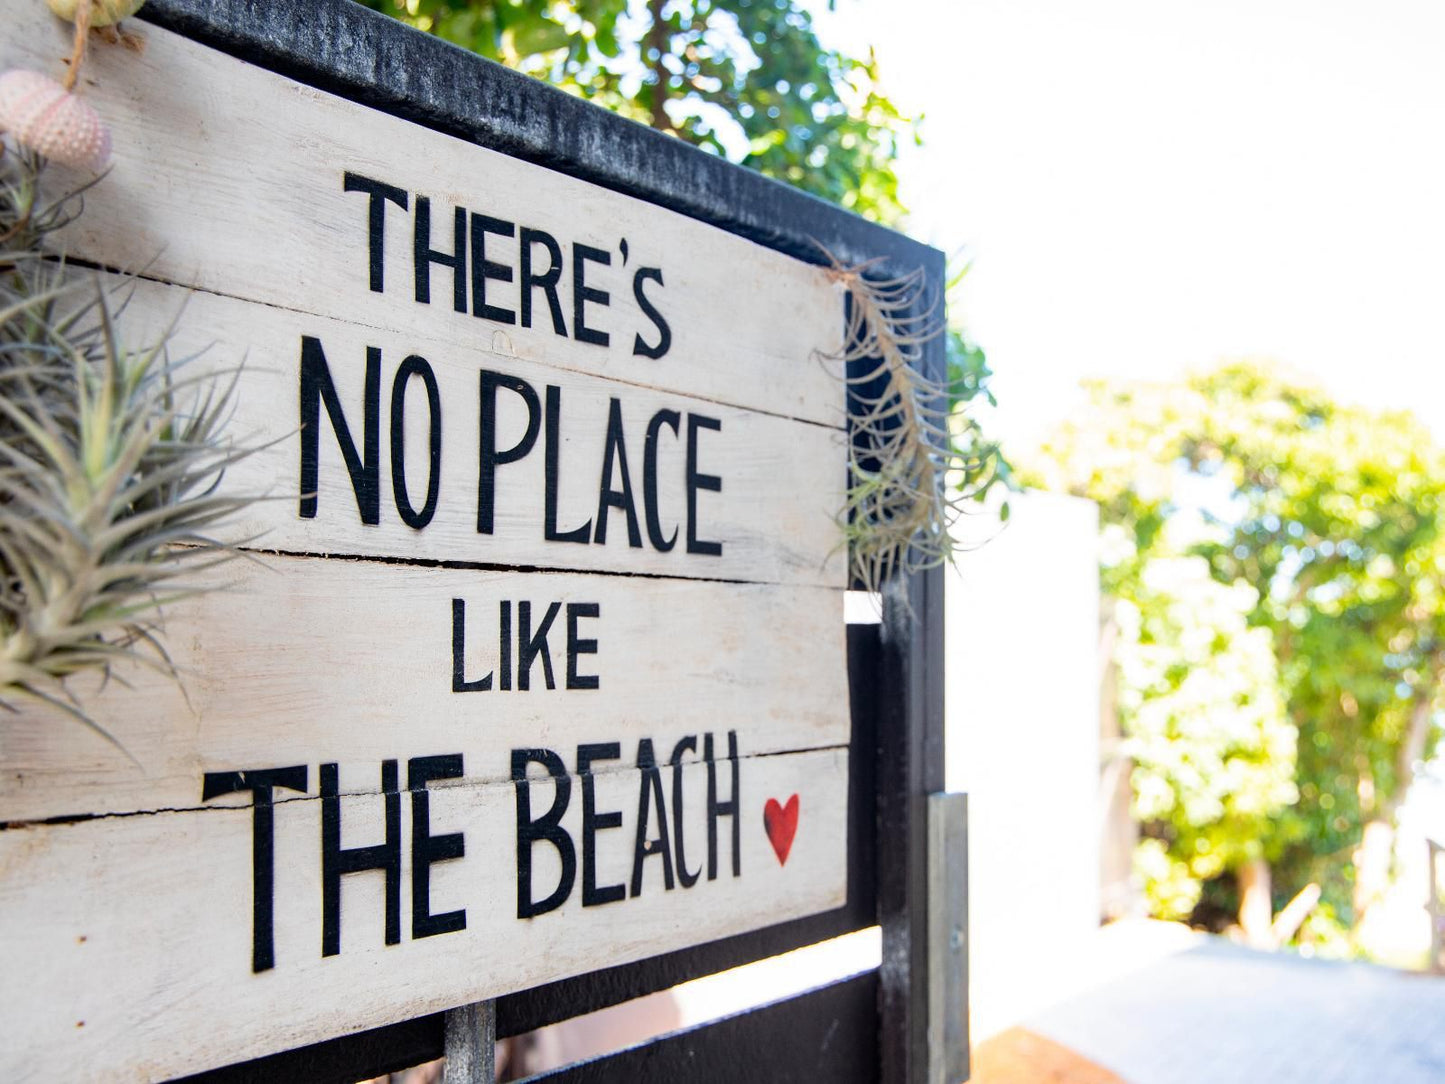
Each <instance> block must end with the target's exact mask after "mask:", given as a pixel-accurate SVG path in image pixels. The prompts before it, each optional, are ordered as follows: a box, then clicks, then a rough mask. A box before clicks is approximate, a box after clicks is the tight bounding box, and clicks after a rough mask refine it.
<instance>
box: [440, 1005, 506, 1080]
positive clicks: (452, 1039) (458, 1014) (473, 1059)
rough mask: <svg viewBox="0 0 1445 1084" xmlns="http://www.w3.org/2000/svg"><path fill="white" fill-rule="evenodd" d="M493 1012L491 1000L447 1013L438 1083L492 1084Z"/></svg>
mask: <svg viewBox="0 0 1445 1084" xmlns="http://www.w3.org/2000/svg"><path fill="white" fill-rule="evenodd" d="M496 1038H497V1012H496V1005H495V1003H493V1002H491V1001H478V1002H476V1003H474V1004H472V1005H463V1006H462V1007H461V1008H459V1009H453V1010H452V1011H451V1012H449V1013H447V1039H446V1043H447V1046H446V1049H447V1064H446V1068H445V1069H444V1070H443V1073H442V1084H492V1082H493V1081H495V1080H496V1079H497V1061H496Z"/></svg>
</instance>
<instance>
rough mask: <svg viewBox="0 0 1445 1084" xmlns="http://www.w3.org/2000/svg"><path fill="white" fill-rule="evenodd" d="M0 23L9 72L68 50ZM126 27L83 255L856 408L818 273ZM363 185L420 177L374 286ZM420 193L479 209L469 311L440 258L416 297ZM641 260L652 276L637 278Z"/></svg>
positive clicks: (154, 31)
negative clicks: (841, 379) (551, 289)
mask: <svg viewBox="0 0 1445 1084" xmlns="http://www.w3.org/2000/svg"><path fill="white" fill-rule="evenodd" d="M0 20H3V22H4V24H5V26H6V30H7V33H6V34H5V36H4V38H3V40H0V69H4V68H10V67H26V68H36V69H38V70H42V71H52V72H53V71H56V70H57V64H56V58H57V57H60V56H63V55H65V54H66V52H67V51H68V27H67V25H66V24H64V23H62V22H60V21H59V20H57V19H55V18H54V17H53V16H51V15H50V14H49V12H48V11H46V10H44V9H43V8H37V7H36V6H35V5H34V4H33V3H30V2H29V0H0ZM131 31H132V33H135V34H138V35H139V36H141V37H142V38H143V39H144V41H145V49H144V51H143V52H142V53H141V54H140V55H136V54H135V53H133V52H132V51H130V50H127V49H124V48H121V47H119V46H112V47H107V46H105V45H103V44H101V43H99V42H97V43H96V46H95V48H94V49H92V50H91V53H90V56H89V57H88V59H87V61H86V67H85V72H84V78H83V83H84V85H85V88H86V93H87V96H88V98H89V100H90V101H91V102H92V103H93V104H94V105H95V106H96V108H97V109H98V110H99V111H100V112H101V114H102V116H103V117H104V118H105V119H106V121H107V122H108V123H109V124H110V125H111V127H112V129H113V131H114V136H115V140H114V142H115V164H114V167H113V169H112V171H111V173H110V175H109V176H108V177H107V178H106V180H105V182H104V183H103V184H101V185H99V186H97V187H96V188H95V189H94V190H93V191H92V192H91V193H89V194H88V195H87V198H86V199H87V214H86V215H85V217H84V219H83V220H82V221H81V222H80V223H79V224H78V227H77V228H76V229H75V230H74V231H73V232H72V233H70V234H69V235H68V236H67V237H66V238H65V247H66V250H67V251H68V252H70V253H71V254H72V255H78V256H82V257H84V258H86V259H90V260H93V261H96V262H99V263H103V264H106V265H109V266H113V267H123V268H135V267H140V266H144V267H145V273H146V274H147V275H150V276H153V277H156V278H161V279H165V280H166V281H170V282H176V283H181V284H183V285H186V286H195V287H198V288H200V289H203V290H207V291H213V292H216V293H223V294H229V295H233V296H237V297H243V298H247V299H250V300H256V301H263V302H266V303H268V304H273V305H277V306H282V307H291V308H296V309H298V310H299V311H303V312H306V313H314V314H321V315H327V316H332V317H337V318H341V319H346V320H353V321H357V322H360V323H365V324H368V325H370V326H373V327H378V328H386V329H387V330H390V331H395V332H398V333H402V334H404V335H406V336H412V335H418V334H429V335H433V336H442V337H445V338H446V339H448V340H449V341H452V342H456V343H465V342H478V341H490V340H491V338H492V336H493V333H494V332H502V333H503V334H504V335H505V336H506V337H507V339H508V340H509V341H510V342H511V344H512V349H513V350H514V352H515V353H516V354H517V356H519V357H522V358H524V359H526V360H529V361H533V362H538V363H541V364H545V365H547V366H549V367H555V368H561V369H568V370H573V371H577V372H589V373H605V374H607V375H608V376H611V377H612V378H614V379H617V380H622V381H626V382H629V383H634V384H637V385H641V386H647V387H657V388H662V389H666V390H671V391H686V392H688V393H690V394H695V395H699V396H702V397H704V398H708V399H713V400H716V401H717V402H720V403H729V404H735V405H739V406H747V407H751V408H754V409H759V410H766V411H771V412H774V413H778V414H782V415H786V416H793V417H803V418H808V419H810V420H812V421H815V422H822V423H824V424H828V425H832V426H840V425H841V424H842V397H841V395H840V394H839V392H838V386H837V382H836V380H835V379H834V377H833V376H832V375H831V374H830V373H829V371H828V369H827V368H826V367H825V366H823V365H821V364H820V363H819V362H818V361H817V360H816V359H815V356H814V355H815V351H819V350H822V351H829V350H832V349H835V348H836V347H837V345H838V343H839V339H840V336H841V333H842V304H841V299H840V297H839V296H838V295H837V294H836V293H835V292H834V291H833V290H832V288H831V287H830V286H829V284H828V282H827V280H826V279H825V277H824V276H823V274H822V273H821V271H820V270H819V269H817V268H815V267H810V266H808V265H807V264H804V263H802V262H800V261H798V260H795V259H792V258H789V257H786V256H783V255H780V254H778V253H775V252H772V251H770V250H768V249H765V248H763V247H761V246H759V245H755V244H752V243H750V242H747V241H743V240H742V239H740V238H737V237H734V236H732V235H729V234H727V233H725V232H723V231H722V230H719V229H716V228H714V227H711V226H707V225H704V224H702V223H699V222H697V221H696V220H694V219H689V218H686V217H684V216H682V215H679V214H676V213H674V212H671V211H666V210H663V209H661V208H659V207H657V206H654V205H651V204H648V203H644V202H643V201H641V200H638V199H634V198H631V197H629V196H625V195H622V194H620V193H617V192H614V191H610V190H608V189H604V188H601V187H599V186H597V185H593V184H589V183H587V182H585V181H581V180H578V179H576V178H573V177H568V176H566V175H564V174H561V173H557V172H553V171H551V170H547V169H543V168H540V167H538V166H535V165H531V164H528V163H524V162H520V161H518V160H516V159H512V158H508V157H506V156H504V155H501V154H497V153H496V152H494V151H489V150H486V149H484V148H481V147H477V146H474V145H471V144H468V143H465V142H463V141H461V140H458V139H455V138H452V137H449V136H445V135H441V134H439V133H437V132H433V131H429V130H427V129H424V128H422V127H420V126H418V125H414V124H409V123H407V122H405V121H402V120H399V119H397V118H395V117H392V116H387V115H384V114H381V113H378V112H376V111H374V110H369V109H366V108H364V107H362V106H359V105H356V104H354V103H351V102H347V101H345V100H343V99H341V98H338V97H335V96H333V95H330V94H326V93H323V92H321V91H318V90H315V89H313V88H311V87H307V86H303V85H300V84H298V83H296V82H294V81H292V80H289V79H286V78H283V77H280V76H277V75H275V74H273V73H270V72H266V71H263V70H261V69H259V68H256V67H253V66H251V65H248V64H245V63H243V62H241V61H238V60H235V59H234V58H232V57H228V56H225V55H224V54H221V53H218V52H216V51H214V50H211V49H208V48H206V47H204V46H200V45H197V44H196V43H194V42H189V41H186V40H185V39H183V38H181V37H179V36H178V35H175V34H172V33H170V32H169V31H165V30H162V29H160V28H158V27H154V26H147V25H145V24H142V23H136V24H133V25H132V26H131ZM595 153H596V154H598V155H601V154H605V153H606V149H605V148H602V147H599V148H596V150H595ZM348 173H349V174H352V175H353V177H354V178H364V179H366V181H363V180H360V179H354V180H353V182H352V184H353V190H352V191H349V192H348V191H347V190H346V187H345V185H346V180H345V178H346V175H347V174H348ZM369 181H375V182H381V183H384V184H386V185H389V186H392V187H393V188H394V189H396V190H399V191H400V192H404V193H405V200H406V203H407V206H406V207H405V208H403V207H401V206H399V203H397V202H392V201H388V200H385V199H381V198H379V197H378V199H377V201H376V205H377V207H378V208H379V211H378V213H379V214H381V219H380V225H381V229H380V231H379V233H378V239H379V240H380V241H381V242H382V247H381V271H382V276H381V290H380V292H375V291H373V290H372V288H371V287H372V278H371V268H372V258H371V256H372V231H371V229H370V221H371V219H370V215H371V207H372V197H371V194H370V193H369V192H368V191H366V190H365V187H364V185H365V184H366V183H367V182H369ZM358 186H362V187H358ZM418 197H424V198H425V199H426V200H428V201H429V202H428V204H427V208H428V209H427V212H426V214H427V215H428V218H429V229H428V230H427V232H426V234H425V235H424V238H423V239H424V241H427V242H428V247H430V248H432V249H433V250H436V251H439V252H444V253H451V252H452V251H453V241H454V238H453V230H452V227H453V225H454V217H453V215H454V210H455V209H456V208H458V207H460V208H465V209H466V211H467V212H468V216H469V217H468V218H467V220H466V229H465V231H464V232H465V235H466V238H465V239H466V247H467V249H468V252H467V258H466V264H467V270H468V274H467V276H466V279H465V281H464V282H463V293H464V296H463V297H462V299H461V300H462V304H463V307H464V308H465V309H466V310H467V311H464V312H458V311H456V298H455V297H454V295H453V288H452V271H451V269H450V268H449V267H448V266H446V265H444V264H440V263H430V264H427V265H426V266H429V267H430V271H429V276H430V282H429V290H428V301H427V302H426V303H424V304H423V303H419V302H418V301H417V299H416V298H417V290H416V283H415V279H416V276H415V268H414V266H413V263H414V261H413V251H414V247H415V245H414V242H415V238H416V234H417V229H418V224H417V215H418V211H417V208H418ZM383 212H384V213H383ZM473 214H475V215H478V216H486V217H488V218H490V219H492V220H495V222H496V223H507V224H509V226H510V228H511V230H512V234H511V236H507V235H506V233H505V232H503V233H496V232H486V230H483V231H482V232H483V234H484V236H482V237H481V238H480V241H481V242H482V244H481V245H480V246H479V247H478V251H475V252H474V251H471V244H472V241H471V231H472V229H473V228H475V223H474V219H473V218H472V217H470V216H471V215H473ZM476 221H480V220H476ZM482 224H483V225H486V223H482ZM506 228H508V227H504V226H500V225H496V226H495V229H499V230H504V231H505V229H506ZM523 229H531V230H536V231H541V232H542V233H545V234H546V235H547V236H548V237H550V238H551V239H552V240H553V241H554V242H555V244H556V246H557V250H558V255H559V257H560V259H561V260H562V263H563V267H562V274H561V276H560V278H559V280H558V281H557V283H556V286H555V289H556V298H557V301H558V304H559V320H560V324H561V326H563V327H565V329H566V334H565V335H559V334H557V333H556V330H555V329H556V327H557V323H556V322H554V319H553V317H552V316H551V312H550V306H549V303H548V301H547V298H546V295H545V291H544V290H543V289H542V288H541V287H536V288H535V289H533V290H531V291H529V293H530V294H531V300H532V302H533V303H534V308H533V312H532V320H531V324H532V326H531V327H525V326H523V325H522V322H521V321H522V317H523V298H522V296H521V286H522V273H523V269H522V259H523V254H522V251H521V249H522V244H521V242H522V233H521V231H522V230H523ZM530 236H535V235H530ZM624 242H625V247H624ZM576 246H587V247H588V248H591V249H593V250H595V252H596V256H595V257H593V258H592V259H591V260H590V262H586V263H585V264H584V265H583V266H584V270H585V274H584V279H585V282H584V286H585V289H587V290H597V291H603V292H605V293H606V294H607V295H608V298H607V301H606V302H605V303H604V302H603V301H602V300H601V298H600V296H596V295H585V296H587V297H592V298H593V300H591V301H589V302H588V303H587V305H586V308H585V312H584V318H583V327H584V328H591V329H595V330H596V331H598V332H601V333H605V334H607V335H608V337H609V339H610V342H609V344H608V345H607V346H602V345H600V344H598V343H595V342H587V341H583V340H582V339H579V337H578V334H577V313H578V305H577V298H578V296H579V293H578V291H577V289H576V285H575V283H574V279H573V273H574V268H575V267H576V266H577V265H578V256H579V255H580V254H581V250H580V249H578V248H577V247H576ZM530 248H531V250H532V255H533V256H534V257H535V258H534V261H533V266H532V270H533V271H534V273H536V274H538V275H543V274H545V269H546V268H547V267H548V266H549V265H548V263H547V262H546V261H547V259H548V257H547V255H545V253H546V251H547V248H546V243H545V242H544V241H542V240H541V239H540V238H538V239H537V240H536V242H535V243H534V244H533V245H531V246H530ZM481 253H484V254H485V256H484V258H485V260H486V261H488V262H490V263H492V264H495V265H497V266H498V267H499V268H504V269H505V270H504V271H498V272H497V275H498V277H496V278H491V279H487V280H485V281H484V282H483V283H482V285H483V287H484V291H485V294H486V301H485V304H486V305H487V306H490V308H491V309H492V310H498V311H501V310H505V311H506V312H509V313H511V314H512V315H513V318H514V320H515V322H510V323H509V322H507V321H506V318H504V317H498V318H488V317H485V316H483V317H479V316H477V315H474V314H473V313H474V312H475V311H483V312H485V311H488V310H485V309H482V308H481V307H480V306H479V305H477V304H475V303H474V298H473V297H472V289H473V276H472V275H471V273H470V272H471V271H474V270H475V269H476V268H478V267H480V266H481V261H480V260H479V259H477V256H478V255H480V254H481ZM604 258H605V259H609V260H610V263H603V262H601V261H602V260H603V259H604ZM644 268H652V269H653V270H654V271H655V272H656V273H657V275H656V277H654V278H644V279H642V280H641V281H640V282H639V280H637V279H636V275H637V273H638V272H639V271H640V270H641V269H644ZM507 275H510V278H508V277H506V276H507ZM639 293H640V294H641V295H642V296H643V297H646V298H647V299H648V303H649V304H650V305H651V306H652V307H653V308H654V309H655V310H656V311H657V313H658V316H659V317H660V318H661V319H662V320H663V321H664V322H665V323H666V324H667V325H668V328H669V333H670V339H671V343H670V346H669V348H668V350H667V352H666V354H665V355H664V356H663V357H662V358H660V359H658V358H653V357H648V356H645V355H643V354H638V353H635V352H634V350H635V349H636V337H637V336H641V338H642V340H643V342H644V343H645V345H646V346H647V347H657V346H660V345H661V332H660V330H659V329H658V326H657V323H656V321H655V320H654V319H653V317H652V316H651V315H650V314H648V313H647V311H646V310H645V309H644V307H643V305H642V303H641V302H640V301H639V299H638V294H639Z"/></svg>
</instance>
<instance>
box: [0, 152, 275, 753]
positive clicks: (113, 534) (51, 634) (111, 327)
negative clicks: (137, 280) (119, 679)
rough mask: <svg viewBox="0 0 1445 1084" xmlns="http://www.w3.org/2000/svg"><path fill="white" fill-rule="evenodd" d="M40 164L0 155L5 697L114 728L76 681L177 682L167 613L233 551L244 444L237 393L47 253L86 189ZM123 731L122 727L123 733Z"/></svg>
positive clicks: (1, 660) (0, 589)
mask: <svg viewBox="0 0 1445 1084" xmlns="http://www.w3.org/2000/svg"><path fill="white" fill-rule="evenodd" d="M43 166H44V162H43V160H42V159H39V158H36V157H35V156H33V155H23V154H15V153H13V152H12V153H10V154H8V155H5V156H3V157H0V705H3V706H4V707H7V708H13V707H14V701H16V700H17V699H19V698H20V697H27V696H28V697H32V698H36V699H39V700H43V701H46V702H49V703H51V704H54V705H57V706H59V707H61V708H62V709H64V710H66V711H68V712H69V713H70V714H71V715H73V716H74V717H75V718H77V719H79V720H81V721H83V722H84V723H86V724H87V725H89V726H91V727H93V728H94V729H96V730H97V731H98V732H100V733H101V734H102V735H104V736H105V737H107V738H108V739H111V736H110V735H109V734H108V733H107V732H106V731H105V730H104V729H103V728H102V727H101V726H100V725H99V724H98V723H97V722H95V720H94V719H93V718H92V717H91V713H90V712H89V711H87V710H86V706H85V705H83V704H82V703H81V702H80V701H79V700H78V699H77V698H76V697H75V695H74V694H73V693H72V691H71V690H70V688H69V687H68V686H67V684H66V681H67V679H68V678H70V677H71V676H72V675H74V674H77V673H80V672H82V671H99V672H100V673H101V674H103V675H105V676H107V677H108V676H110V675H111V672H112V668H113V667H114V666H115V665H116V664H117V663H119V662H122V661H127V662H138V663H140V664H142V665H148V666H151V667H154V668H159V669H161V670H163V671H165V672H168V673H170V674H171V675H172V676H175V671H174V668H173V667H172V666H171V663H170V660H169V657H168V656H167V655H166V652H165V650H164V647H163V646H162V644H161V641H160V640H159V638H158V637H157V634H156V633H157V629H158V627H159V621H160V617H161V607H163V606H164V605H165V604H166V603H168V602H172V601H175V600H177V599H180V598H183V597H185V596H187V595H189V594H191V593H194V592H195V591H197V590H201V589H203V587H204V584H203V582H202V574H203V573H204V572H205V571H206V570H208V569H209V568H210V567H212V566H214V565H215V564H217V563H218V562H221V561H224V560H227V559H229V558H230V557H231V556H233V555H234V554H235V552H236V551H235V549H234V547H233V546H232V545H228V544H227V543H225V542H222V541H218V540H217V538H216V536H215V533H216V528H217V527H218V526H219V525H220V524H221V522H222V521H223V520H225V519H226V518H227V517H228V516H230V515H232V514H233V513H235V512H236V511H238V510H239V509H241V508H242V507H244V506H245V505H246V504H247V503H249V499H248V498H246V497H239V496H228V495H225V494H223V493H221V492H219V491H218V483H219V481H220V478H221V475H222V473H223V472H224V471H225V469H226V468H227V467H228V466H230V465H231V464H232V463H234V462H235V461H236V460H237V459H238V458H240V457H241V456H242V455H244V454H246V452H245V451H244V450H237V449H235V448H233V447H232V446H231V444H230V443H229V442H228V441H227V439H226V437H225V435H224V426H225V422H226V420H227V417H228V414H229V401H230V395H231V387H230V386H225V385H221V386H218V385H217V384H216V383H215V378H214V377H212V376H211V375H210V374H205V375H196V376H192V375H190V372H189V371H188V370H187V369H186V362H187V361H188V360H190V359H179V360H177V359H173V358H172V357H171V356H170V355H169V353H168V352H167V349H166V340H167V339H168V338H169V335H163V336H161V338H160V340H159V341H158V342H156V343H154V344H151V345H148V346H146V347H144V348H141V349H135V348H133V347H131V346H128V345H127V344H126V342H125V341H124V340H123V338H122V336H121V334H120V332H119V330H118V328H117V326H116V315H117V311H118V309H119V307H120V301H119V296H120V295H119V294H117V293H116V292H115V290H114V289H110V290H108V289H107V288H106V287H105V286H104V285H103V284H102V281H101V280H100V278H99V276H96V277H94V278H93V279H92V278H90V277H89V276H82V275H79V274H77V272H76V271H75V270H74V269H73V268H68V267H67V266H66V265H65V264H64V262H63V261H60V260H57V259H54V258H53V257H50V256H48V255H47V254H46V253H45V251H44V248H43V245H42V242H43V239H44V237H45V235H46V234H48V233H49V232H51V231H52V230H54V229H56V228H58V227H59V226H60V225H63V224H64V222H65V221H67V220H68V219H69V218H70V217H72V216H73V214H75V213H77V211H78V207H77V203H76V200H75V199H74V198H72V197H67V198H65V199H62V200H61V201H59V202H58V203H56V204H53V205H47V206H42V205H41V203H40V197H39V194H38V193H39V183H38V182H39V175H40V172H41V170H42V169H43ZM111 740H114V739H111Z"/></svg>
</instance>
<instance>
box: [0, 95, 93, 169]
mask: <svg viewBox="0 0 1445 1084" xmlns="http://www.w3.org/2000/svg"><path fill="white" fill-rule="evenodd" d="M0 132H9V133H10V134H11V135H13V136H14V137H15V141H16V142H17V143H19V144H20V145H21V146H22V147H28V148H29V149H30V150H33V151H35V152H36V153H37V154H43V155H44V156H45V157H46V158H49V159H50V160H51V161H52V162H58V163H60V164H61V165H66V166H74V167H75V168H77V169H89V170H97V171H98V170H100V169H102V168H104V166H105V164H106V162H107V161H108V160H109V159H110V129H109V128H107V127H106V125H105V121H103V120H101V119H100V114H99V113H97V112H96V111H95V110H94V109H93V108H92V107H91V106H90V105H89V104H88V103H86V102H84V101H82V100H81V99H80V98H78V97H76V96H75V95H74V94H72V93H70V92H69V91H68V90H66V89H65V88H64V87H62V86H61V85H60V84H59V83H57V82H56V81H55V80H54V79H51V78H50V77H49V76H48V75H41V74H40V73H39V72H30V71H21V70H16V71H8V72H6V73H5V74H4V75H0Z"/></svg>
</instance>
